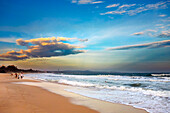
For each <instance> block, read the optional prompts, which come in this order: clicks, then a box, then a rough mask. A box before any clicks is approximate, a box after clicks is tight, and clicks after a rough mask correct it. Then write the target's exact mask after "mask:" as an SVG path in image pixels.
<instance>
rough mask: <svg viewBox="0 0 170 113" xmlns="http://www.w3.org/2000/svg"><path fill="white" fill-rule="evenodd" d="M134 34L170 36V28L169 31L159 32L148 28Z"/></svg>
mask: <svg viewBox="0 0 170 113" xmlns="http://www.w3.org/2000/svg"><path fill="white" fill-rule="evenodd" d="M159 28H165V26H162V27H159ZM132 35H136V36H140V35H148V36H151V37H159V38H168V37H170V31H169V30H168V31H159V32H158V31H156V30H152V29H148V30H145V31H141V32H136V33H133V34H132Z"/></svg>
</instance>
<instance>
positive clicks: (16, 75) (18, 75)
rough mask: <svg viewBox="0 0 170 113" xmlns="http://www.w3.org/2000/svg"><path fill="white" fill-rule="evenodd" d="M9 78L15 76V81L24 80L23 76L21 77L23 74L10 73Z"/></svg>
mask: <svg viewBox="0 0 170 113" xmlns="http://www.w3.org/2000/svg"><path fill="white" fill-rule="evenodd" d="M11 76H15V78H17V79H20V78H21V79H23V78H24V75H23V72H21V73H11Z"/></svg>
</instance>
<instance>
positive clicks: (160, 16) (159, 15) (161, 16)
mask: <svg viewBox="0 0 170 113" xmlns="http://www.w3.org/2000/svg"><path fill="white" fill-rule="evenodd" d="M159 16H160V17H165V16H167V15H164V14H162V15H159Z"/></svg>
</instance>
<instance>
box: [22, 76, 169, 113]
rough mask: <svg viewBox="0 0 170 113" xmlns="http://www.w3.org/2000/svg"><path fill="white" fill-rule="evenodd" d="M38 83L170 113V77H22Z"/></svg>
mask: <svg viewBox="0 0 170 113" xmlns="http://www.w3.org/2000/svg"><path fill="white" fill-rule="evenodd" d="M25 76H27V77H31V78H34V79H38V80H43V81H49V82H56V83H62V84H65V85H71V86H74V87H75V88H73V89H65V90H67V91H69V92H73V93H77V94H80V95H83V96H87V97H91V98H96V99H99V100H103V101H108V102H112V103H120V104H126V105H132V106H134V107H136V108H142V109H145V110H147V111H148V112H150V113H170V107H169V106H170V77H164V76H161V75H154V74H153V76H150V77H146V76H128V75H126V76H123V75H63V74H53V73H34V74H25Z"/></svg>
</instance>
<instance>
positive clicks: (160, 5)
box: [128, 1, 168, 16]
mask: <svg viewBox="0 0 170 113" xmlns="http://www.w3.org/2000/svg"><path fill="white" fill-rule="evenodd" d="M167 2H168V1H167ZM167 2H158V3H156V4H147V5H145V6H143V7H138V8H136V9H134V10H129V11H128V14H129V15H131V16H132V15H136V14H138V13H141V12H144V11H148V10H155V9H165V8H167V5H166V3H167Z"/></svg>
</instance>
